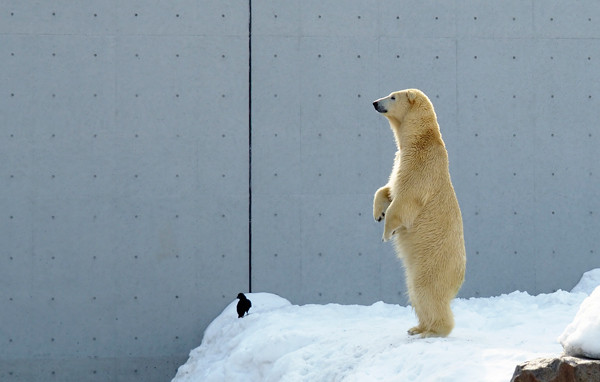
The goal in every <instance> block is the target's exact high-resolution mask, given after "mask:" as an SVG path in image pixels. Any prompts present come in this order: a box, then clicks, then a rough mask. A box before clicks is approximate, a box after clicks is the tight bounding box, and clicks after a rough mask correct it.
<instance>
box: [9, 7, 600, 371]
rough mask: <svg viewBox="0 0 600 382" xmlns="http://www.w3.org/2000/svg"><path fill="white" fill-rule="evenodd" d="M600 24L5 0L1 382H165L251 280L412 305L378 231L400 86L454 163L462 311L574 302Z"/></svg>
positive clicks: (583, 250)
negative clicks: (521, 297)
mask: <svg viewBox="0 0 600 382" xmlns="http://www.w3.org/2000/svg"><path fill="white" fill-rule="evenodd" d="M250 19H251V20H252V23H251V30H252V35H251V39H250V40H249V38H248V37H249V36H248V32H249V23H248V22H249V20H250ZM599 20H600V5H598V4H597V3H596V2H594V1H577V2H567V1H559V2H553V3H552V4H549V3H547V2H542V1H505V2H503V3H502V4H497V3H496V2H489V3H488V2H477V1H466V2H464V1H461V2H458V1H444V2H433V1H431V2H430V1H427V2H418V3H415V2H408V1H389V2H381V1H375V0H368V1H364V0H362V1H348V2H345V3H344V6H343V7H340V5H339V3H338V2H332V1H325V2H323V1H300V0H296V1H286V2H278V1H253V2H252V3H251V4H250V3H249V2H243V1H228V2H207V1H202V2H197V1H181V2H176V3H172V2H166V1H165V2H142V1H133V2H119V1H117V0H104V1H102V2H91V3H89V4H88V2H82V3H81V4H79V3H77V4H74V3H72V2H45V1H27V2H8V1H2V2H0V68H1V69H0V92H1V93H0V116H2V127H1V128H0V178H1V179H2V181H1V182H0V211H2V214H1V215H0V248H2V249H3V250H2V252H1V253H0V301H1V302H2V309H1V310H0V311H1V313H0V322H1V325H0V344H2V346H0V379H2V380H7V381H35V380H39V381H48V380H57V381H58V380H60V381H69V380H73V381H80V380H86V381H94V380H97V381H107V380H118V381H129V380H131V381H133V380H145V381H154V380H155V381H164V380H168V379H169V378H170V377H172V376H173V375H174V374H175V369H176V368H177V366H178V365H179V364H181V363H183V362H184V361H185V359H186V356H187V353H188V351H189V350H190V349H191V348H193V347H195V346H197V345H198V344H199V343H200V341H201V338H202V332H203V330H204V328H205V327H206V325H207V324H208V323H209V322H210V320H211V319H212V318H214V316H215V315H216V314H218V312H220V311H221V310H222V308H223V307H224V306H225V305H226V304H228V303H229V302H231V301H232V300H233V299H234V298H235V295H236V294H237V293H238V292H239V291H247V290H248V288H249V285H250V283H251V285H252V290H253V291H268V292H273V293H277V294H280V295H282V296H283V297H285V298H288V299H290V300H291V301H292V302H294V303H327V302H338V303H360V304H370V303H373V302H375V301H378V300H384V301H386V302H390V303H402V304H404V303H406V299H405V296H404V293H405V289H404V281H403V278H402V270H401V266H400V264H399V262H398V261H397V260H396V259H395V258H394V254H393V251H392V248H391V245H389V243H381V242H380V237H381V233H382V230H383V227H382V225H381V224H377V223H375V222H374V221H373V219H372V217H371V215H372V213H371V202H372V195H373V192H374V191H375V190H376V189H377V187H379V186H380V185H382V184H384V183H385V182H386V180H387V177H388V174H389V171H390V169H391V164H392V160H393V156H394V151H395V147H394V144H393V138H392V134H391V132H390V130H389V127H388V126H387V122H386V121H385V119H384V118H382V117H381V116H379V115H378V114H377V113H376V112H375V111H374V110H373V108H372V106H371V102H372V100H374V99H376V98H379V97H381V96H384V95H386V94H388V93H389V92H391V91H393V90H398V89H402V88H407V87H418V88H421V89H422V90H424V91H425V92H426V93H427V94H428V95H429V96H430V98H431V99H432V101H433V103H434V105H435V106H436V111H437V114H438V119H439V122H440V125H441V129H442V133H443V136H444V140H445V142H446V145H447V147H448V151H449V155H450V170H451V175H452V179H453V182H454V186H455V188H456V192H457V195H458V199H459V202H460V204H461V207H462V211H463V219H464V223H465V239H466V245H467V256H468V270H467V281H466V283H465V285H464V287H463V289H462V291H461V296H463V297H470V296H490V295H496V294H500V293H504V292H510V291H513V290H515V289H520V290H527V291H528V292H530V293H532V294H534V293H541V292H551V291H553V290H556V289H559V288H562V289H569V288H571V287H572V286H573V285H574V284H575V283H576V281H577V280H578V278H579V276H580V275H581V273H583V272H584V271H586V270H589V269H591V268H595V267H599V266H600V256H599V255H598V253H599V251H600V248H598V243H597V240H595V239H596V238H595V236H596V232H597V230H598V227H599V223H600V222H599V220H598V215H599V214H600V208H599V207H600V200H599V197H598V195H597V192H596V190H597V189H598V187H599V186H600V182H599V175H600V160H599V159H600V158H599V157H600V154H599V153H598V150H597V147H598V144H599V143H600V142H599V139H600V133H598V132H597V125H596V123H597V121H598V120H600V118H599V113H600V112H599V111H598V110H600V108H599V106H600V105H599V100H600V83H599V82H598V81H597V78H598V76H599V74H600V71H599V69H598V61H599V60H600V55H598V52H600V49H599V48H600V40H599V38H600V23H598V21H599ZM250 63H251V64H250ZM250 92H251V94H252V97H251V99H249V93H250ZM250 101H251V107H250ZM250 144H251V150H249V149H250V147H249V145H250ZM250 153H251V157H250ZM250 158H251V161H250ZM250 176H251V184H250V183H249V179H250ZM250 267H251V272H250Z"/></svg>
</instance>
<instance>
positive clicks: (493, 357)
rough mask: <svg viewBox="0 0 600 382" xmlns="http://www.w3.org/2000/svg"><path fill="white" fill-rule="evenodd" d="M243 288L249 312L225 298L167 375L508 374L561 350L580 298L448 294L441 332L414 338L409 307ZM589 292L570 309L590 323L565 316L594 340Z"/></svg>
mask: <svg viewBox="0 0 600 382" xmlns="http://www.w3.org/2000/svg"><path fill="white" fill-rule="evenodd" d="M597 271H598V270H595V271H594V272H593V273H594V275H595V274H599V273H598V272H597ZM588 273H589V272H588ZM588 273H586V275H588ZM588 276H589V275H588ZM584 279H585V280H584ZM591 279H593V280H596V281H594V282H596V286H597V285H599V284H600V280H599V279H597V278H595V276H594V277H591V276H589V277H587V276H586V277H584V278H582V282H584V283H586V284H587V283H588V282H589V285H591V284H593V282H592V281H590V280H591ZM582 288H583V289H585V288H588V286H585V288H584V286H582ZM588 289H589V288H588ZM586 290H587V289H586ZM246 296H247V297H248V298H249V299H250V300H252V309H250V314H249V315H247V316H246V317H244V318H237V314H236V310H235V306H236V304H237V300H234V301H233V302H232V303H231V304H230V305H229V306H227V307H226V308H225V309H224V310H223V312H222V313H221V314H220V315H219V316H218V317H217V318H215V319H214V321H213V322H212V323H211V324H210V325H209V327H208V328H207V329H206V331H205V333H204V338H203V340H202V344H201V345H200V346H199V347H198V348H196V349H194V350H192V351H191V353H190V357H189V359H188V361H187V362H186V363H185V364H184V365H182V366H181V367H180V368H179V370H178V372H177V375H176V376H175V378H174V379H173V382H200V381H202V382H210V381H233V382H235V381H250V382H252V381H278V382H279V381H281V382H285V381H311V382H319V381H327V382H330V381H344V382H355V381H508V380H510V379H511V376H512V374H513V372H514V369H515V366H516V365H517V364H519V363H522V362H524V361H526V360H529V359H533V358H538V357H549V356H558V355H560V354H561V353H562V348H561V345H560V343H559V342H557V340H556V338H557V337H558V336H559V335H560V334H561V333H562V332H563V331H565V332H566V331H568V330H565V327H567V325H568V324H569V322H571V321H572V320H573V317H575V314H576V313H577V311H578V309H579V306H580V305H581V304H582V302H583V301H584V300H586V298H587V297H588V296H587V294H586V293H582V292H577V291H576V292H565V291H558V292H555V293H551V294H540V295H538V296H531V295H529V294H527V293H526V292H518V291H517V292H513V293H510V294H506V295H501V296H497V297H490V298H470V299H456V300H454V301H453V305H452V309H453V311H454V316H455V321H456V326H455V328H454V331H453V332H452V333H451V334H450V336H449V337H447V338H427V339H421V338H418V337H412V336H409V335H408V334H407V333H406V330H407V329H408V328H410V327H412V326H414V325H415V324H416V317H415V315H414V312H413V311H412V309H411V308H410V307H402V306H398V305H393V304H386V303H383V302H377V303H375V304H373V305H371V306H361V305H339V304H327V305H302V306H299V305H293V304H292V303H290V302H289V301H288V300H286V299H284V298H282V297H279V296H277V295H274V294H269V293H248V294H246ZM599 299H600V288H598V289H596V291H595V292H594V293H593V294H592V296H590V298H589V299H587V300H586V301H591V302H590V303H589V304H588V303H585V304H584V305H586V306H587V305H589V307H584V306H582V307H581V309H580V312H581V311H582V310H583V311H585V312H591V314H595V316H594V317H595V320H592V319H590V318H589V316H587V314H585V313H584V314H585V316H584V317H586V318H584V319H582V320H581V322H583V323H586V325H587V324H594V323H595V324H596V326H595V329H585V328H587V326H586V327H585V328H584V327H583V326H581V325H575V328H576V329H580V328H584V330H583V331H581V332H579V331H578V330H575V331H574V333H578V336H579V338H583V343H586V344H588V345H589V344H596V345H598V344H600V341H599V340H598V339H599V338H600V337H593V336H598V334H599V333H600V330H599V329H598V320H597V317H599V315H598V306H599V304H598V303H599V302H600V301H599ZM590 307H591V308H590ZM575 321H577V318H576V319H575ZM575 321H574V322H575ZM588 336H590V337H589V338H588ZM596 350H597V348H596Z"/></svg>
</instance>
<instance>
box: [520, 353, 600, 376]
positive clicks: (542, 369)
mask: <svg viewBox="0 0 600 382" xmlns="http://www.w3.org/2000/svg"><path fill="white" fill-rule="evenodd" d="M510 381H511V382H598V381H600V360H593V359H587V358H577V357H570V356H562V357H560V358H538V359H534V360H531V361H527V362H525V363H522V364H520V365H517V367H516V368H515V373H514V374H513V377H512V379H511V380H510Z"/></svg>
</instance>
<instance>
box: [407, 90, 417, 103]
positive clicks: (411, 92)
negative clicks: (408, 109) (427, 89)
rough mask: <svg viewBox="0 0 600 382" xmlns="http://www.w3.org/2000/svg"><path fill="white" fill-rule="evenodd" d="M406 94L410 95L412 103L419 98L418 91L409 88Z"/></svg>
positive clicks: (409, 98)
mask: <svg viewBox="0 0 600 382" xmlns="http://www.w3.org/2000/svg"><path fill="white" fill-rule="evenodd" d="M406 96H407V97H408V101H409V102H410V103H413V102H415V99H416V98H417V93H416V92H415V91H413V90H408V91H407V92H406Z"/></svg>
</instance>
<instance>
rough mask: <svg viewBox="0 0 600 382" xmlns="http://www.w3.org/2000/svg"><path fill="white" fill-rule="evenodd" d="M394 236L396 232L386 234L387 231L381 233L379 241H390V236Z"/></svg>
mask: <svg viewBox="0 0 600 382" xmlns="http://www.w3.org/2000/svg"><path fill="white" fill-rule="evenodd" d="M395 234H396V231H395V230H394V231H392V232H388V231H383V237H382V238H381V241H383V242H386V241H388V240H390V239H391V238H392V236H394V235H395Z"/></svg>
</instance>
